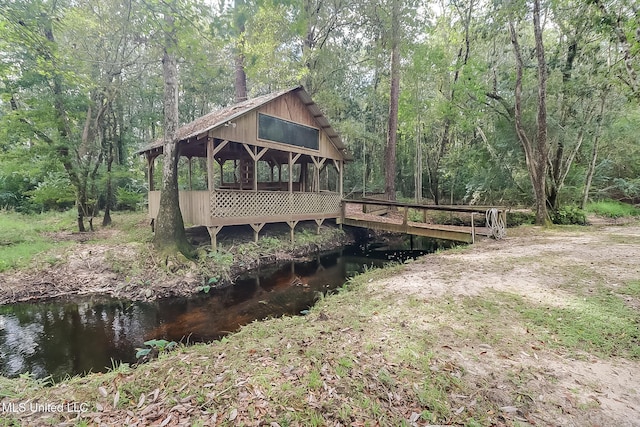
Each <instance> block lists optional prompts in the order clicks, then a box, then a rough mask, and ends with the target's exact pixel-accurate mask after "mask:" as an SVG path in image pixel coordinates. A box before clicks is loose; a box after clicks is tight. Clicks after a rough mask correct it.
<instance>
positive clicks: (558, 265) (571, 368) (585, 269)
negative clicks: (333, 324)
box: [376, 225, 640, 426]
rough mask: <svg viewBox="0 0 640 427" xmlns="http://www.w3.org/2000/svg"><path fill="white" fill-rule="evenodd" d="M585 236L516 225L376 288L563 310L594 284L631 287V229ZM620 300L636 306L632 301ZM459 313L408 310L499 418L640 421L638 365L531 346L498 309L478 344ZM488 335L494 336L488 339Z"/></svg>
mask: <svg viewBox="0 0 640 427" xmlns="http://www.w3.org/2000/svg"><path fill="white" fill-rule="evenodd" d="M585 230H586V229H585ZM589 230H590V232H588V233H587V232H584V231H583V230H581V229H576V230H575V231H557V230H555V231H554V230H544V229H540V228H537V227H530V228H521V229H519V230H518V231H517V235H515V236H509V237H508V238H507V239H506V240H503V241H492V240H485V241H483V242H480V243H479V244H476V245H475V246H473V247H471V248H469V249H467V250H465V251H463V252H461V253H456V252H452V253H443V254H439V255H436V256H432V257H426V258H425V259H424V260H421V261H420V262H416V263H414V264H411V265H410V266H409V267H408V268H407V269H406V271H405V272H404V273H403V274H402V275H400V276H395V277H391V278H389V279H386V280H384V281H382V282H381V283H378V284H377V285H376V286H380V287H384V288H386V289H388V290H389V291H390V292H392V293H394V294H397V293H400V294H402V295H403V296H404V297H405V298H406V297H407V296H409V297H413V298H416V299H418V300H419V301H424V302H425V303H430V304H434V303H435V304H438V303H441V302H442V301H447V302H446V303H447V304H452V305H454V306H455V307H456V308H457V309H461V308H462V309H464V308H467V309H468V308H469V307H474V304H477V303H476V302H475V301H476V300H477V298H482V297H484V298H485V299H491V298H492V295H495V296H497V297H498V299H500V296H504V295H508V296H509V298H511V297H512V296H516V297H517V298H521V299H522V300H524V301H525V302H526V304H527V305H531V306H536V307H538V306H544V307H552V308H553V307H566V306H569V305H570V304H571V303H572V301H574V300H575V299H576V297H578V298H581V297H582V296H585V295H587V296H588V295H590V294H591V293H594V292H596V291H597V290H598V289H602V288H601V287H603V286H604V288H605V289H608V290H610V291H611V292H616V291H617V290H618V289H619V288H620V287H621V285H622V284H624V283H628V282H630V281H638V280H639V279H640V262H639V260H640V227H639V226H637V225H631V226H623V227H620V226H602V227H598V228H590V229H589ZM594 230H595V232H593V231H594ZM512 233H513V232H512ZM523 261H524V262H523ZM626 301H627V303H628V304H630V305H631V306H634V307H633V308H635V309H640V307H638V306H637V304H638V298H637V296H635V298H632V297H628V298H626ZM507 305H508V304H507ZM466 314H467V315H465V316H463V317H461V316H458V315H456V313H455V310H454V312H453V313H451V314H450V318H449V319H447V318H446V317H447V314H446V313H440V314H439V315H438V316H437V317H438V319H434V318H428V317H429V315H431V316H432V317H434V315H433V314H432V313H429V314H425V315H424V316H423V318H420V310H416V316H418V317H417V319H418V320H417V321H422V322H424V324H425V328H426V329H431V330H433V328H436V330H437V332H438V335H439V347H440V349H439V350H438V353H439V354H440V355H442V356H444V357H446V358H448V360H449V361H450V362H451V363H452V364H453V365H455V366H458V367H460V368H461V369H462V370H463V371H464V372H465V378H466V381H471V382H474V381H475V382H476V385H477V392H478V393H479V394H481V395H483V396H484V397H485V398H488V399H489V400H492V401H493V402H494V403H497V404H498V406H499V407H501V408H503V410H504V412H505V416H506V417H507V418H509V416H510V417H511V419H512V420H514V421H519V422H521V423H524V424H525V425H558V426H587V425H591V426H605V425H617V426H638V425H640V363H639V362H638V361H637V360H628V359H624V358H622V357H612V358H599V357H597V356H595V355H593V354H587V353H580V352H578V353H576V352H570V351H566V350H564V349H562V348H553V347H550V346H546V345H543V344H540V343H539V342H537V341H536V340H535V339H532V337H531V334H530V333H529V331H528V325H527V323H520V322H519V321H518V320H516V319H514V318H512V317H511V316H510V314H509V311H508V310H506V309H505V310H500V311H498V312H497V313H496V316H495V317H494V318H493V319H491V320H489V322H488V323H487V321H486V319H483V325H482V327H484V328H485V329H486V331H487V338H486V339H482V335H481V334H475V335H474V334H471V333H462V332H461V330H464V329H466V328H469V329H473V328H475V327H477V326H474V325H468V324H461V321H460V319H461V318H463V319H464V322H468V321H469V317H470V316H469V313H466ZM443 317H444V318H443ZM558 320H561V319H558ZM612 321H613V320H612ZM447 325H448V326H447ZM490 336H493V337H495V336H499V337H502V339H499V340H494V341H493V342H490V343H489V342H488V341H490V338H489V337H490ZM638 345H640V343H638ZM472 402H473V399H472V398H471V397H468V398H462V399H460V405H461V406H464V405H469V404H470V403H472Z"/></svg>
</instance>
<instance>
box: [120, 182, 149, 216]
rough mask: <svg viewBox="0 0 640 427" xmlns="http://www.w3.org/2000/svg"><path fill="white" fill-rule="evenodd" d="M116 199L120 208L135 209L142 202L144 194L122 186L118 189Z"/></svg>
mask: <svg viewBox="0 0 640 427" xmlns="http://www.w3.org/2000/svg"><path fill="white" fill-rule="evenodd" d="M116 200H117V201H118V209H119V210H126V211H135V210H136V209H138V207H139V206H140V205H141V204H142V201H143V200H144V194H141V193H139V192H137V191H135V190H128V189H126V188H122V187H120V188H118V189H117V190H116Z"/></svg>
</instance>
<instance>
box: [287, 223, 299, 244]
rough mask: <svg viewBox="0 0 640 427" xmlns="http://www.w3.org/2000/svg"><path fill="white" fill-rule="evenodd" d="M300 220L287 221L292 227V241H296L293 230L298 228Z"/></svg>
mask: <svg viewBox="0 0 640 427" xmlns="http://www.w3.org/2000/svg"><path fill="white" fill-rule="evenodd" d="M298 222H299V221H287V224H289V228H290V229H291V230H290V231H291V243H293V242H294V235H293V230H294V228H296V225H298Z"/></svg>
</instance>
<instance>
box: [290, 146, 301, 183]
mask: <svg viewBox="0 0 640 427" xmlns="http://www.w3.org/2000/svg"><path fill="white" fill-rule="evenodd" d="M299 158H300V153H298V154H296V155H295V156H294V155H293V153H292V152H291V151H289V193H293V165H294V164H295V163H296V162H297V161H298V159H299Z"/></svg>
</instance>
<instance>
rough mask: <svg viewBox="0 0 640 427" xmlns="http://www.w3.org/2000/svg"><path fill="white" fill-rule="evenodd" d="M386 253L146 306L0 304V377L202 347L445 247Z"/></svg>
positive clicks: (62, 373) (256, 277) (337, 259)
mask: <svg viewBox="0 0 640 427" xmlns="http://www.w3.org/2000/svg"><path fill="white" fill-rule="evenodd" d="M407 245H408V241H406V242H403V243H401V244H400V245H397V244H396V245H395V249H394V248H390V247H389V246H385V245H379V244H378V245H367V246H364V245H361V246H349V247H345V248H343V249H342V250H340V251H334V252H330V253H324V254H318V255H317V256H314V257H311V258H307V259H305V260H304V261H298V262H292V263H287V264H281V265H278V266H277V267H272V268H266V269H265V268H263V269H260V270H257V271H255V272H254V273H253V274H250V275H247V276H245V277H243V278H241V279H239V280H237V281H236V282H235V284H234V285H233V286H231V287H228V288H226V289H220V290H211V291H210V292H209V293H208V294H201V295H198V296H195V297H191V298H171V299H162V300H158V301H154V302H151V303H143V302H129V301H122V300H115V299H109V298H105V297H92V298H82V299H80V298H73V299H57V300H52V301H46V302H38V303H29V304H26V303H25V304H12V305H5V306H0V374H1V375H4V376H8V377H14V376H17V375H20V374H22V373H25V372H29V373H31V374H32V375H33V376H35V377H37V378H43V377H47V376H51V377H52V378H53V379H55V380H59V379H61V378H64V377H66V376H68V375H77V374H84V373H87V372H104V371H106V370H107V369H109V368H111V367H113V366H114V364H115V365H117V364H119V363H121V362H127V363H133V362H135V353H136V348H137V347H143V343H144V341H146V340H150V339H166V340H169V341H179V342H183V343H194V342H208V341H212V340H216V339H219V338H221V337H222V336H224V335H226V334H228V333H230V332H233V331H236V330H237V329H238V328H239V327H240V326H242V325H245V324H247V323H250V322H252V321H254V320H259V319H264V318H267V317H278V316H282V315H295V314H299V313H300V312H301V311H303V310H306V309H308V308H310V307H311V306H312V305H313V304H314V302H315V300H316V299H317V296H318V293H326V292H329V291H331V290H333V289H335V288H337V287H339V286H341V285H343V284H344V283H345V280H346V279H347V278H349V277H351V276H353V275H355V274H357V273H360V272H362V271H363V270H364V269H365V268H367V267H372V266H381V265H382V264H384V263H387V262H389V260H396V261H402V260H404V259H408V258H414V257H417V256H420V255H423V254H424V253H428V252H433V251H435V250H436V249H439V248H444V247H447V246H450V243H447V242H441V241H434V240H428V239H416V241H415V242H414V247H418V248H420V249H418V250H407V249H404V248H403V246H407Z"/></svg>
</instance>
